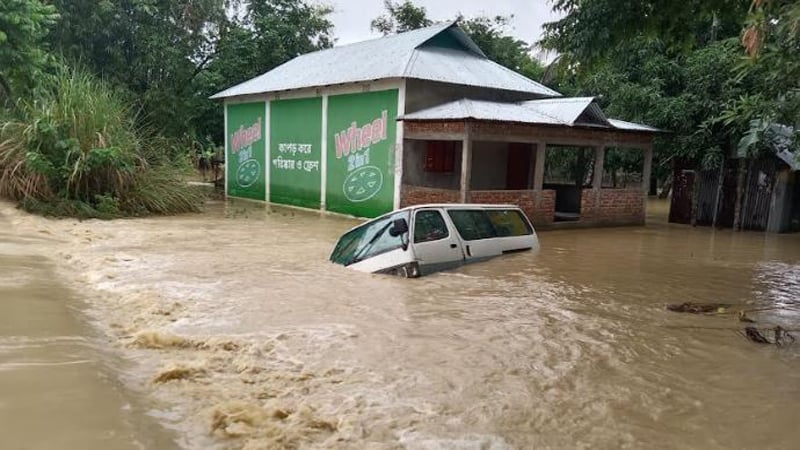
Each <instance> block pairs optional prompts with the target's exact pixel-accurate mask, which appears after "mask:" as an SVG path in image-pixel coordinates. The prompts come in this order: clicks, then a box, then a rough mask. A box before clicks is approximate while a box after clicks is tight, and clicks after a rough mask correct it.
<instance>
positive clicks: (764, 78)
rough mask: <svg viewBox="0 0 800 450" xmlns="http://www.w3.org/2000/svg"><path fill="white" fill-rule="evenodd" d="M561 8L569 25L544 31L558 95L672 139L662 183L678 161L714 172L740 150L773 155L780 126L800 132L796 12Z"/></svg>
mask: <svg viewBox="0 0 800 450" xmlns="http://www.w3.org/2000/svg"><path fill="white" fill-rule="evenodd" d="M555 7H556V8H557V9H559V10H560V11H562V12H563V13H564V14H565V15H564V17H563V18H562V19H560V20H558V21H556V22H553V23H550V24H547V25H545V36H544V38H543V40H542V41H541V44H542V45H543V46H545V47H546V48H549V49H552V50H556V51H558V52H559V53H560V54H561V57H560V58H559V61H558V64H557V67H556V69H555V70H554V72H555V73H556V75H555V77H554V79H555V84H557V86H556V87H557V88H558V89H560V90H561V91H563V92H565V93H567V94H591V95H601V96H602V97H601V102H602V103H603V106H604V108H605V110H606V111H607V112H608V113H609V115H612V116H616V117H619V118H622V119H626V120H632V121H640V122H644V123H648V124H650V125H654V126H657V127H660V128H663V129H666V130H669V131H671V132H672V134H671V135H669V136H666V137H664V138H661V139H659V140H658V141H657V143H656V147H655V150H656V175H657V176H659V177H660V178H664V177H666V176H667V171H668V170H669V168H671V166H672V162H673V161H675V160H681V163H682V164H689V165H694V166H695V167H697V168H699V169H703V168H705V169H709V168H714V167H718V166H719V164H720V163H721V162H722V161H723V160H724V158H726V157H730V156H733V155H735V154H736V151H737V148H738V149H742V148H745V150H746V151H745V155H746V154H752V153H753V152H757V151H764V150H765V147H766V146H765V145H763V144H764V143H765V142H766V139H765V135H766V134H768V132H769V130H771V129H773V128H772V127H771V125H772V124H775V123H779V124H785V125H797V124H798V118H799V117H800V116H798V107H797V106H798V105H797V92H798V80H800V77H798V75H800V74H799V73H798V72H797V69H798V66H799V65H800V63H798V59H797V57H796V55H797V51H798V50H800V48H798V42H797V30H798V27H797V24H798V16H800V13H798V4H797V3H796V2H790V1H780V0H755V1H753V2H752V3H751V1H750V0H713V1H708V2H690V3H688V4H684V3H681V4H680V5H679V4H678V3H675V2H669V1H665V0H648V1H644V2H616V1H609V0H559V1H557V2H555ZM742 44H744V47H743V45H742ZM745 50H747V52H749V55H750V58H746V55H747V54H746V51H745ZM796 129H797V127H796V126H795V130H796ZM748 136H749V138H748ZM745 138H747V139H745ZM797 141H798V139H795V140H794V142H795V145H796V144H797ZM740 143H742V145H739V144H740ZM758 144H761V145H758ZM623 163H624V162H623ZM613 164H614V163H613V162H612V165H613Z"/></svg>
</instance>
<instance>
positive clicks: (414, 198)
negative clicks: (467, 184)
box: [400, 184, 460, 208]
mask: <svg viewBox="0 0 800 450" xmlns="http://www.w3.org/2000/svg"><path fill="white" fill-rule="evenodd" d="M402 189H403V190H402V191H401V196H400V207H401V208H405V207H406V206H411V205H422V204H425V203H459V200H460V195H459V194H460V193H459V191H454V190H452V189H437V188H429V187H422V186H412V185H409V184H404V185H403V186H402Z"/></svg>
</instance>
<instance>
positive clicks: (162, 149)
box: [0, 0, 333, 217]
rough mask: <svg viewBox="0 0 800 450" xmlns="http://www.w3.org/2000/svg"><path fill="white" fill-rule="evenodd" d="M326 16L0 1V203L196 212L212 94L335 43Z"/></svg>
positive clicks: (213, 2)
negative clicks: (195, 178)
mask: <svg viewBox="0 0 800 450" xmlns="http://www.w3.org/2000/svg"><path fill="white" fill-rule="evenodd" d="M329 13H330V9H329V8H326V7H321V6H317V5H316V3H314V2H307V1H304V0H265V1H245V0H192V1H189V2H185V1H168V0H126V1H119V2H116V1H107V0H103V1H97V0H52V1H44V0H7V1H3V2H0V129H2V136H0V174H1V175H0V195H1V196H4V197H10V198H12V199H16V200H19V201H20V202H21V204H22V205H23V206H26V207H28V208H32V209H35V210H37V211H40V212H43V213H50V214H56V215H73V216H81V217H87V216H88V217H95V216H97V217H115V216H120V215H138V214H148V213H170V212H182V211H190V210H196V209H197V208H198V206H199V204H200V201H201V198H200V196H199V195H197V193H196V192H194V191H192V190H191V189H189V188H187V186H186V183H185V169H186V168H187V167H188V166H187V164H186V162H187V161H186V159H187V158H188V157H189V156H190V155H191V153H193V152H196V151H197V149H198V148H203V147H207V146H208V145H212V144H213V143H214V142H216V143H219V142H221V141H222V129H223V128H222V127H221V126H220V119H221V117H222V107H221V105H220V104H219V103H216V102H212V101H210V100H209V99H208V96H210V95H211V94H213V93H215V92H218V91H220V90H222V89H224V88H227V87H229V86H231V85H233V84H236V83H239V82H242V81H245V80H247V79H249V78H252V77H253V76H255V75H257V74H260V73H263V72H266V71H268V70H270V69H272V68H273V67H275V66H277V65H279V64H282V63H283V62H286V61H288V60H289V59H292V58H294V57H295V56H297V55H300V54H302V53H307V52H310V51H313V50H317V49H320V48H326V47H330V46H331V45H333V39H332V37H331V34H330V30H331V28H332V24H331V22H330V21H329V19H328V14H329ZM78 66H80V67H81V68H82V69H80V70H75V69H73V68H74V67H78ZM83 68H85V69H83ZM99 80H102V81H99ZM144 130H147V131H144Z"/></svg>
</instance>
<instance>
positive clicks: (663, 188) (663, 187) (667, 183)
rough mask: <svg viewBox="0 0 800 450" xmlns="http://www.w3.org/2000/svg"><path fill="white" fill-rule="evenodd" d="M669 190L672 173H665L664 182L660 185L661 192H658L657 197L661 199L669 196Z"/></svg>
mask: <svg viewBox="0 0 800 450" xmlns="http://www.w3.org/2000/svg"><path fill="white" fill-rule="evenodd" d="M670 191H672V175H667V178H666V179H665V180H664V184H662V185H661V193H660V194H658V198H660V199H662V200H663V199H665V198H667V197H669V193H670Z"/></svg>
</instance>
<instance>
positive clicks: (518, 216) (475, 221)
mask: <svg viewBox="0 0 800 450" xmlns="http://www.w3.org/2000/svg"><path fill="white" fill-rule="evenodd" d="M447 214H448V215H450V218H451V219H452V220H453V225H455V226H456V230H458V234H460V235H461V238H462V239H464V240H465V241H477V240H479V239H490V238H497V237H511V236H526V235H529V234H531V233H533V230H532V229H531V226H530V224H529V223H528V221H527V220H525V217H524V216H523V215H522V213H521V212H520V211H519V210H516V209H451V210H448V211H447Z"/></svg>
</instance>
